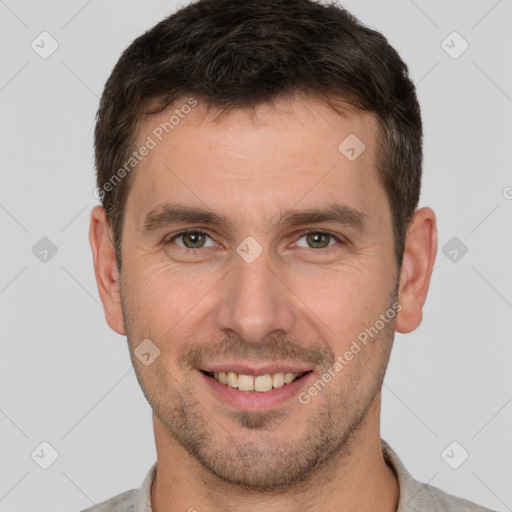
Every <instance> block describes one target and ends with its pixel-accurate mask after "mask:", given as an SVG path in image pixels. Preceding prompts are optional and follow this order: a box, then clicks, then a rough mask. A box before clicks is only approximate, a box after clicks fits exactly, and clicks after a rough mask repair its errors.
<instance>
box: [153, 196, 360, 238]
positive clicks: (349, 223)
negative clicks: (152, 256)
mask: <svg viewBox="0 0 512 512" xmlns="http://www.w3.org/2000/svg"><path fill="white" fill-rule="evenodd" d="M324 222H329V223H334V224H339V225H341V226H345V227H349V228H352V229H354V230H359V231H362V230H365V229H366V228H367V227H368V216H367V215H366V214H365V213H363V212H361V211H359V210H356V209H355V208H352V207H350V206H347V205H342V204H336V203H335V204H331V205H328V206H326V207H324V208H320V209H318V208H315V209H306V210H289V211H287V212H286V213H284V214H283V213H282V214H281V215H280V217H279V219H278V220H277V222H273V223H272V227H271V229H275V228H276V227H279V226H283V227H297V226H300V225H303V224H320V223H324ZM180 223H184V224H205V225H210V226H212V227H225V228H229V227H230V225H231V221H230V220H229V219H228V217H225V216H224V215H218V214H216V213H215V212H213V211H211V210H207V209H202V208H196V207H191V206H187V205H184V204H179V203H166V204H163V205H160V206H157V207H156V208H155V209H154V210H152V211H151V212H149V213H148V214H147V215H146V216H145V218H144V226H143V231H144V232H145V233H151V232H154V231H159V230H161V229H164V228H167V227H170V226H172V225H175V224H180Z"/></svg>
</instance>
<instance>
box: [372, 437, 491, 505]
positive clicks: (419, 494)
mask: <svg viewBox="0 0 512 512" xmlns="http://www.w3.org/2000/svg"><path fill="white" fill-rule="evenodd" d="M381 444H382V454H383V456H384V460H385V461H386V463H387V464H388V465H389V466H390V467H391V468H392V469H393V471H394V473H395V475H396V477H397V479H398V484H399V486H400V497H399V502H398V509H397V512H493V511H491V510H490V509H488V508H485V507H482V506H480V505H477V504H476V503H473V502H471V501H469V500H466V499H464V498H459V497H457V496H453V495H452V494H448V493H447V492H445V491H443V490H441V489H439V488H437V487H434V486H433V485H430V484H424V483H422V482H420V481H418V480H416V479H415V478H413V477H412V475H411V474H410V473H409V472H408V471H407V469H406V468H405V466H404V465H403V463H402V461H401V460H400V459H399V457H398V455H397V454H396V453H395V452H394V451H393V450H392V449H391V447H390V446H389V445H388V444H387V443H386V442H385V441H384V440H382V439H381Z"/></svg>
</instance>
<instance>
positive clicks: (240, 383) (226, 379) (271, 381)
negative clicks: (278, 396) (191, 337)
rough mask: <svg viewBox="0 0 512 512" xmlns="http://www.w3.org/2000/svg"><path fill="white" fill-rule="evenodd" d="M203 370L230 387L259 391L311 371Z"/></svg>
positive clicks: (263, 391) (275, 386)
mask: <svg viewBox="0 0 512 512" xmlns="http://www.w3.org/2000/svg"><path fill="white" fill-rule="evenodd" d="M201 372H202V373H203V374H204V375H207V376H208V377H210V378H212V379H215V380H216V381H217V382H220V383H221V384H224V385H225V386H228V387H230V388H234V389H238V390H240V391H253V392H259V393H265V392H266V391H270V390H272V389H277V388H281V387H283V386H286V385H287V384H291V383H292V382H294V381H296V380H298V379H301V378H302V377H304V375H306V374H308V373H311V372H310V371H308V372H302V373H283V372H279V373H267V374H265V375H242V374H239V373H235V372H207V371H204V370H201Z"/></svg>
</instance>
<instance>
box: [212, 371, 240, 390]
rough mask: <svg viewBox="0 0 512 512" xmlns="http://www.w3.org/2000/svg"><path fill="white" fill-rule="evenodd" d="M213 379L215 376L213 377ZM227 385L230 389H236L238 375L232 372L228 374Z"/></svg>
mask: <svg viewBox="0 0 512 512" xmlns="http://www.w3.org/2000/svg"><path fill="white" fill-rule="evenodd" d="M214 378H215V376H214ZM227 385H228V386H229V387H230V388H236V387H238V375H237V374H236V373H233V372H229V373H228V381H227Z"/></svg>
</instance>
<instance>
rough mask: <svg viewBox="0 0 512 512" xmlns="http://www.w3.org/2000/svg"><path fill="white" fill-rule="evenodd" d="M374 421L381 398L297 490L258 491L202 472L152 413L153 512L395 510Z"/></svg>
mask: <svg viewBox="0 0 512 512" xmlns="http://www.w3.org/2000/svg"><path fill="white" fill-rule="evenodd" d="M379 422H380V401H378V402H375V403H373V404H372V406H371V407H370V409H369V410H368V413H367V414H366V416H365V418H364V419H363V421H362V422H361V424H360V426H359V428H358V429H357V430H356V431H355V432H354V433H353V434H352V435H351V437H350V439H349V441H348V443H349V445H348V446H347V448H348V449H346V450H343V451H341V452H340V453H339V454H338V455H337V456H335V457H333V458H332V459H331V460H329V462H328V464H326V465H324V466H323V467H321V468H318V470H317V471H316V472H315V473H314V474H311V475H310V477H309V479H308V480H307V481H306V482H303V483H301V484H300V485H298V486H297V488H296V489H293V490H287V491H285V492H283V493H278V492H274V493H272V494H268V493H266V494H263V493H259V492H254V491H248V490H246V489H241V488H238V487H235V486H232V485H229V484H226V483H224V482H223V481H221V480H220V479H218V478H217V477H216V476H215V475H212V474H211V473H209V472H208V471H206V470H205V469H204V468H203V467H202V466H201V465H200V464H199V463H198V462H197V461H196V460H195V459H194V458H193V457H191V456H190V455H189V454H188V453H187V452H186V451H185V450H184V449H183V448H182V447H181V446H180V445H178V444H177V443H176V441H175V440H174V439H173V438H172V437H171V436H170V435H169V433H168V432H167V430H166V429H165V427H164V426H163V425H162V423H161V422H160V421H159V420H158V418H157V417H156V416H155V415H153V425H154V431H155V442H156V449H157V460H158V464H157V475H156V478H155V481H154V483H153V487H152V490H151V503H152V510H153V512H164V511H165V512H174V511H184V510H186V511H190V512H194V511H200V512H217V511H231V510H233V511H234V510H240V509H241V508H242V507H243V509H244V511H245V512H262V511H263V510H268V509H273V510H279V511H282V512H304V511H314V510H322V511H324V512H331V511H332V512H334V511H339V510H343V511H344V512H355V511H357V512H365V511H374V510H379V511H382V512H396V510H397V506H398V498H399V486H398V481H397V479H396V476H395V474H394V472H393V470H392V469H391V468H390V467H389V466H388V465H387V464H386V462H385V461H384V457H383V454H382V448H381V442H380V430H379Z"/></svg>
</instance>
